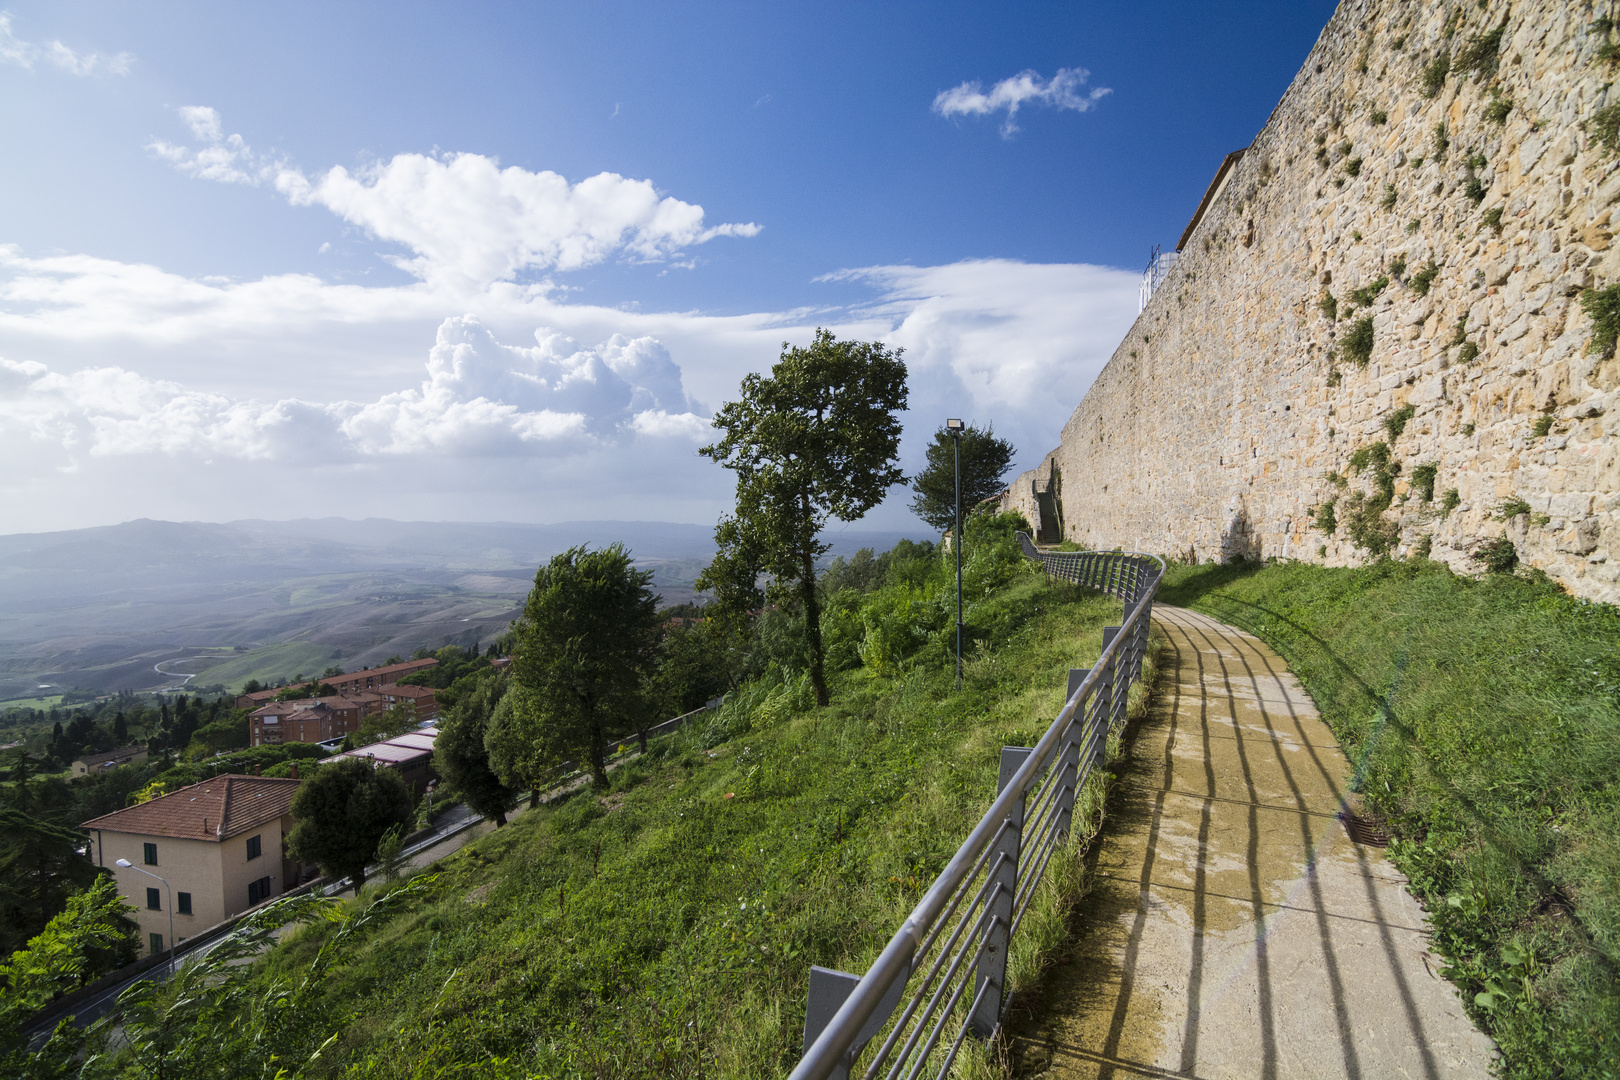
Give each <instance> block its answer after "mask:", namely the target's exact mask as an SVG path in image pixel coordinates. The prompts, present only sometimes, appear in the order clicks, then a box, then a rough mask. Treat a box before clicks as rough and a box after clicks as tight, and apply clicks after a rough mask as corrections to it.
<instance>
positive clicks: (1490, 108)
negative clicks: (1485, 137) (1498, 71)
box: [1485, 86, 1513, 124]
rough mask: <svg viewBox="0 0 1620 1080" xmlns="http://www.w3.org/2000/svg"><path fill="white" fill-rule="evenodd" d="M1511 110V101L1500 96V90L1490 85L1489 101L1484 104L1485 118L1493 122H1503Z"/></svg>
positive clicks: (1505, 121)
mask: <svg viewBox="0 0 1620 1080" xmlns="http://www.w3.org/2000/svg"><path fill="white" fill-rule="evenodd" d="M1512 112H1513V102H1512V101H1511V100H1509V99H1508V98H1505V97H1503V96H1502V91H1500V90H1498V89H1497V88H1496V87H1494V86H1493V87H1491V103H1490V104H1489V105H1487V106H1485V119H1487V120H1489V121H1490V122H1491V123H1493V124H1505V123H1507V118H1508V115H1509V114H1510V113H1512Z"/></svg>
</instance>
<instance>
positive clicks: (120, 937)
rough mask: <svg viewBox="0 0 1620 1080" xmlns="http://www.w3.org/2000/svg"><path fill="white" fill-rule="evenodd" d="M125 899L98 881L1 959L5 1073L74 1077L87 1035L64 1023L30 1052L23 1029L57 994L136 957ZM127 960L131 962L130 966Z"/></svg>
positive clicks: (0, 1056)
mask: <svg viewBox="0 0 1620 1080" xmlns="http://www.w3.org/2000/svg"><path fill="white" fill-rule="evenodd" d="M133 910H134V908H131V907H129V906H127V905H126V904H125V903H124V902H123V900H122V899H121V898H120V897H119V895H118V891H117V889H116V888H115V887H114V886H113V881H112V878H110V877H105V876H100V877H97V878H96V879H95V881H94V882H92V883H91V885H90V887H89V888H87V889H85V890H84V891H83V892H80V893H77V894H75V895H73V896H71V897H69V898H68V900H67V903H66V905H65V906H64V908H63V910H62V911H61V912H60V913H59V914H58V915H56V916H55V917H54V918H52V919H51V921H50V922H49V923H47V924H46V925H45V926H44V927H43V928H41V930H40V931H39V933H38V934H37V935H35V936H34V937H33V938H31V939H30V940H28V942H27V943H26V944H25V945H22V946H19V947H18V948H16V949H14V950H7V952H6V953H5V955H6V956H8V957H9V959H8V960H6V961H4V962H0V1072H3V1073H4V1075H6V1076H19V1077H20V1076H69V1075H73V1074H74V1073H75V1072H77V1069H76V1068H75V1067H74V1066H75V1062H74V1059H75V1058H76V1057H77V1056H78V1053H79V1048H80V1046H81V1045H82V1043H83V1039H84V1033H83V1032H82V1031H81V1030H80V1029H78V1028H76V1027H74V1026H73V1025H72V1024H62V1025H61V1026H59V1027H58V1028H57V1029H56V1031H54V1032H53V1033H52V1034H51V1035H50V1036H49V1037H48V1038H47V1040H46V1042H45V1044H44V1045H43V1046H41V1047H39V1048H38V1050H37V1052H31V1051H30V1047H29V1045H28V1041H27V1040H26V1039H24V1038H23V1036H22V1025H23V1024H24V1023H25V1022H26V1021H27V1020H28V1019H29V1017H31V1016H32V1015H33V1013H34V1012H35V1010H37V1009H40V1008H42V1007H44V1006H45V1005H47V1004H49V1003H50V1002H51V1000H52V999H54V998H55V997H57V996H58V995H61V994H64V993H68V992H70V991H72V990H75V989H77V988H78V987H80V986H83V985H84V984H85V983H87V982H89V981H90V980H91V979H93V978H95V977H96V976H98V975H100V974H101V973H103V972H104V971H111V970H114V969H116V968H117V967H118V966H119V963H118V960H117V959H114V960H112V961H110V964H111V966H109V960H108V959H107V958H108V957H114V958H122V957H124V956H127V957H128V960H129V961H132V960H134V958H135V953H136V951H137V947H136V943H135V935H136V928H135V924H134V923H133V922H132V921H131V920H130V919H129V917H128V916H127V915H125V912H128V911H133ZM126 962H127V961H126Z"/></svg>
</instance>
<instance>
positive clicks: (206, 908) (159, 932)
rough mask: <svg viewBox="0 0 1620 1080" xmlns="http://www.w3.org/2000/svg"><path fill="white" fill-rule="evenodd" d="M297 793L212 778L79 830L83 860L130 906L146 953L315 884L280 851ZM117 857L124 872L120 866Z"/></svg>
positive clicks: (271, 784) (273, 782) (279, 781)
mask: <svg viewBox="0 0 1620 1080" xmlns="http://www.w3.org/2000/svg"><path fill="white" fill-rule="evenodd" d="M297 790H298V781H297V780H294V779H283V778H276V777H269V776H241V775H236V774H230V775H226V776H216V777H215V778H214V779H212V780H204V781H203V782H201V783H198V784H192V785H191V786H189V787H184V788H181V789H180V790H179V791H175V792H171V793H170V794H168V795H160V796H159V797H157V798H155V799H151V800H149V801H147V802H144V803H138V804H136V805H135V806H130V807H126V808H125V809H123V810H117V811H114V812H113V813H111V814H104V815H102V816H101V817H97V818H92V819H90V820H89V821H86V822H85V823H84V828H85V829H87V830H89V832H90V857H91V858H92V859H94V860H95V863H96V865H98V866H102V867H105V868H106V869H107V870H108V871H110V872H111V873H112V875H113V880H114V881H115V882H116V883H117V886H118V891H119V893H120V894H121V895H122V896H123V897H124V899H125V900H127V901H128V902H129V903H131V904H132V905H134V907H135V919H136V921H137V922H138V923H139V924H140V928H141V941H142V943H143V944H144V945H146V947H147V949H148V950H149V951H150V952H152V953H154V954H155V953H161V952H162V951H164V950H165V949H167V948H169V947H170V945H173V944H179V943H181V942H183V941H185V940H187V939H188V938H190V937H193V936H195V935H196V934H198V933H200V932H201V931H203V930H206V929H207V928H209V927H211V926H213V925H215V924H216V923H220V922H223V921H224V920H226V919H228V918H230V917H231V916H233V915H236V914H238V913H240V912H243V911H246V910H248V909H249V908H251V907H255V906H257V905H259V904H262V903H263V902H264V901H266V900H269V899H271V898H272V897H276V896H279V895H281V894H282V893H284V892H286V891H287V890H288V889H289V888H292V887H293V886H295V885H297V884H299V883H300V882H301V881H303V880H306V879H307V878H310V877H313V876H314V873H315V871H314V868H313V867H307V866H301V865H300V864H298V863H295V862H293V861H291V860H289V859H288V858H287V856H286V852H285V850H284V844H285V839H286V836H287V834H288V833H289V832H291V831H292V825H293V820H292V813H291V807H292V800H293V795H294V793H295V792H297ZM119 859H125V860H127V861H128V862H129V863H131V864H132V865H131V866H128V867H123V866H119V865H118V860H119ZM143 871H144V872H143ZM171 905H172V906H171ZM171 920H172V926H173V931H172V933H173V940H172V941H171V939H170V933H171V931H170V926H171Z"/></svg>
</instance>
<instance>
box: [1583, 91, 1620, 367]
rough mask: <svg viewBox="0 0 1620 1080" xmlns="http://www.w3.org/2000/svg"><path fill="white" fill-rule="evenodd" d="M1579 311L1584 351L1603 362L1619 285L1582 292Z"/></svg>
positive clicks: (1616, 329)
mask: <svg viewBox="0 0 1620 1080" xmlns="http://www.w3.org/2000/svg"><path fill="white" fill-rule="evenodd" d="M1617 107H1620V106H1617ZM1581 310H1582V311H1584V312H1586V317H1587V318H1589V319H1591V320H1592V338H1591V340H1590V341H1588V342H1587V343H1586V351H1587V352H1589V353H1597V354H1598V355H1599V356H1601V357H1603V358H1604V359H1605V360H1606V359H1608V358H1609V357H1611V356H1613V355H1614V346H1615V339H1616V338H1617V337H1620V285H1610V286H1609V287H1608V288H1607V289H1587V290H1585V291H1583V292H1582V293H1581Z"/></svg>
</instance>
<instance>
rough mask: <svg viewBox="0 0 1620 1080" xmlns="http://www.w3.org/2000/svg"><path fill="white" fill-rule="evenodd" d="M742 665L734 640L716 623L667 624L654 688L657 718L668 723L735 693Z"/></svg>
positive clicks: (741, 657)
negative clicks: (724, 695) (683, 714)
mask: <svg viewBox="0 0 1620 1080" xmlns="http://www.w3.org/2000/svg"><path fill="white" fill-rule="evenodd" d="M665 613H666V614H667V609H666V612H665ZM743 661H744V657H743V655H742V650H741V648H740V647H739V645H738V643H737V641H736V639H735V638H734V637H733V636H732V635H730V634H728V633H727V632H726V630H725V628H724V626H723V625H722V624H721V623H720V622H719V621H718V620H714V619H705V618H699V619H696V620H694V621H692V622H688V623H685V624H683V623H681V622H678V621H675V620H673V619H672V620H669V621H668V622H666V623H665V624H664V630H663V641H662V642H661V643H660V645H659V661H658V674H657V677H656V678H655V679H654V687H653V698H654V700H655V701H657V702H658V706H659V708H658V712H659V714H660V717H661V718H662V719H668V718H669V717H671V716H678V715H680V714H681V713H685V712H690V711H691V710H693V709H695V708H697V707H698V706H699V705H702V704H703V703H704V702H706V701H709V700H711V699H713V698H717V697H719V696H720V695H722V694H724V693H726V692H727V691H728V690H733V689H735V688H736V686H737V683H738V681H739V679H740V678H741V676H742V665H743Z"/></svg>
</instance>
